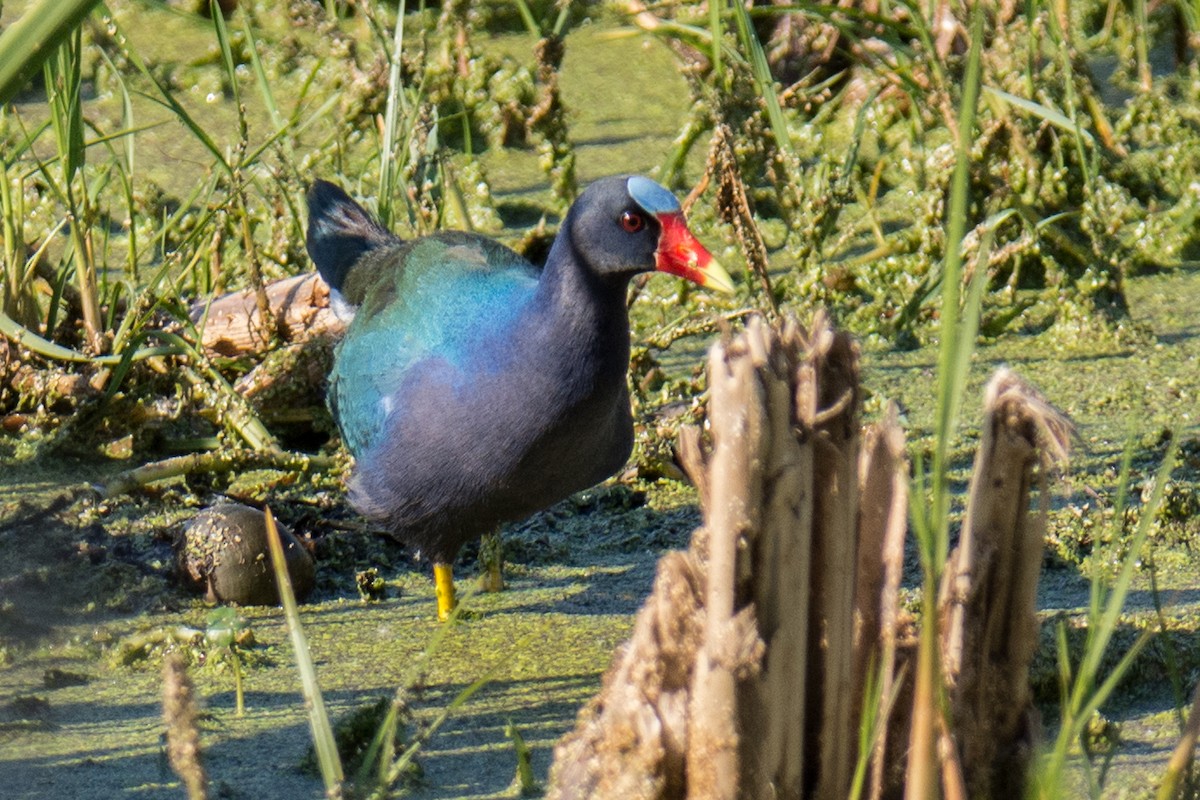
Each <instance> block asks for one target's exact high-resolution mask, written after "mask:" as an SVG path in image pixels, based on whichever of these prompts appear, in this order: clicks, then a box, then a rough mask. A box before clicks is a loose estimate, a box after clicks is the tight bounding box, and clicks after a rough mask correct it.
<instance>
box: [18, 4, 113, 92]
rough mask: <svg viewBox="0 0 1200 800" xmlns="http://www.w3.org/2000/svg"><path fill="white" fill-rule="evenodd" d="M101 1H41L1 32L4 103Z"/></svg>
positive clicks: (27, 80) (35, 72) (25, 82)
mask: <svg viewBox="0 0 1200 800" xmlns="http://www.w3.org/2000/svg"><path fill="white" fill-rule="evenodd" d="M96 2H97V0H41V2H39V3H37V4H36V5H34V6H33V7H32V8H29V9H28V10H26V12H25V13H24V14H23V15H22V16H21V18H20V19H18V20H17V21H16V22H14V23H13V24H11V25H9V26H8V27H7V28H6V29H5V30H4V32H3V33H2V34H0V105H3V104H5V103H8V102H9V101H10V100H12V99H13V97H15V96H16V94H17V92H19V91H21V89H22V88H23V87H24V86H25V84H27V83H28V82H29V80H30V78H32V77H33V76H34V75H35V74H37V71H38V69H39V68H41V66H42V64H43V63H44V62H45V61H46V59H47V58H49V57H50V56H51V55H52V54H53V53H54V49H55V48H56V47H57V46H58V45H59V44H61V43H62V42H63V41H65V40H66V38H67V37H68V36H70V35H71V32H72V31H74V30H76V29H77V28H78V27H79V24H80V23H81V22H83V19H84V17H86V16H87V15H88V13H89V12H90V11H91V10H92V7H93V6H95V5H96Z"/></svg>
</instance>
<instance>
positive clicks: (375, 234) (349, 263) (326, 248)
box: [306, 180, 397, 290]
mask: <svg viewBox="0 0 1200 800" xmlns="http://www.w3.org/2000/svg"><path fill="white" fill-rule="evenodd" d="M396 241H397V239H396V237H395V236H393V235H392V234H391V233H389V232H388V231H386V230H384V228H383V227H382V226H381V225H380V224H379V223H378V222H376V221H375V219H374V218H373V217H372V216H371V215H370V214H369V213H368V212H367V210H366V209H364V208H363V207H362V206H360V205H359V204H358V203H356V202H354V201H353V200H352V199H351V198H350V195H348V194H346V193H345V192H343V191H342V190H341V189H340V188H338V187H337V186H335V185H334V184H332V183H330V182H329V181H323V180H317V181H314V182H313V185H312V186H311V187H310V188H309V190H308V235H307V237H306V244H307V245H308V255H309V257H310V258H312V260H313V263H314V264H316V266H317V271H318V272H320V273H321V277H322V278H323V279H324V280H325V282H326V283H328V284H329V285H330V286H331V287H333V288H334V289H339V290H340V289H341V288H342V285H343V284H344V283H345V281H346V275H347V274H348V273H349V272H350V268H351V267H353V266H354V265H355V264H356V263H357V262H358V260H359V259H360V258H361V257H362V255H363V253H366V252H367V251H368V250H372V249H374V248H376V247H381V246H384V245H388V244H392V243H394V242H396Z"/></svg>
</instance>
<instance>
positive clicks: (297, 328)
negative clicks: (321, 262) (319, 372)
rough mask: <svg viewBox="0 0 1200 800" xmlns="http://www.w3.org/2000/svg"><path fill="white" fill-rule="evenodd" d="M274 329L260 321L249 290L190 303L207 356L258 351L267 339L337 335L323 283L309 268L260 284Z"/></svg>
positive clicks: (336, 319) (266, 345) (340, 325)
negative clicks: (306, 271) (209, 300)
mask: <svg viewBox="0 0 1200 800" xmlns="http://www.w3.org/2000/svg"><path fill="white" fill-rule="evenodd" d="M264 288H265V293H266V299H267V304H268V307H269V309H270V312H271V315H272V316H273V317H274V320H275V326H274V328H273V329H272V328H268V327H267V326H266V325H264V322H263V317H262V314H261V313H260V311H259V305H258V297H257V294H256V293H255V291H254V290H253V289H245V290H242V291H240V292H233V293H231V294H226V295H222V296H221V297H218V298H216V299H214V300H213V301H212V303H211V304H209V303H206V302H196V303H193V304H192V307H191V309H190V310H189V315H190V316H191V318H192V322H194V323H195V324H196V325H198V326H200V325H202V326H203V327H202V329H201V338H200V343H201V344H202V345H203V346H204V349H205V350H206V351H208V353H209V354H210V355H219V356H226V357H231V358H232V357H237V356H242V355H253V354H261V353H263V352H265V351H266V350H267V349H268V348H269V347H270V346H271V345H272V343H273V342H272V340H273V339H278V340H280V341H282V342H301V341H305V340H307V339H310V338H312V337H314V336H318V335H322V334H328V335H331V336H339V335H340V334H341V332H342V331H343V330H344V328H345V323H344V322H343V321H342V320H341V319H340V318H339V317H338V316H337V315H336V314H335V313H334V312H333V309H332V308H331V307H330V300H329V287H328V286H327V285H326V283H325V281H323V280H321V277H320V276H319V275H318V274H317V273H315V272H309V273H306V274H304V275H296V276H294V277H291V278H284V279H282V280H278V281H274V282H273V283H269V284H267V285H266V286H265V287H264Z"/></svg>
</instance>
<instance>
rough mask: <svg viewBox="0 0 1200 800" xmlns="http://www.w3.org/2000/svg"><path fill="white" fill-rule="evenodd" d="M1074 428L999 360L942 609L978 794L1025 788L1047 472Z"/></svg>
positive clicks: (959, 720) (969, 785)
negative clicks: (1002, 367)
mask: <svg viewBox="0 0 1200 800" xmlns="http://www.w3.org/2000/svg"><path fill="white" fill-rule="evenodd" d="M1071 431H1072V428H1071V424H1070V422H1069V421H1068V420H1067V419H1066V417H1065V416H1063V415H1062V413H1061V412H1059V411H1058V410H1056V409H1055V408H1053V407H1052V406H1051V405H1050V404H1049V403H1047V402H1046V401H1045V400H1044V399H1043V398H1042V396H1041V395H1040V394H1038V392H1037V391H1036V390H1035V389H1033V388H1032V387H1031V386H1029V384H1027V383H1025V382H1024V381H1023V380H1021V378H1019V377H1018V376H1017V375H1016V374H1014V373H1012V372H1010V371H1009V370H1000V371H999V372H997V373H996V375H995V376H993V378H992V379H991V381H990V382H989V383H988V385H987V388H986V390H985V392H984V423H983V432H982V440H981V441H980V445H979V451H978V453H977V454H976V458H975V466H974V471H973V474H972V476H971V485H970V490H969V495H968V500H967V514H966V519H965V521H964V523H963V528H962V533H961V535H960V537H959V543H958V546H957V547H956V548H955V549H954V551H953V552H952V553H951V555H950V557H949V559H948V560H947V563H946V570H945V572H944V573H943V576H942V587H941V591H940V592H939V609H938V615H939V617H940V623H941V624H940V632H941V637H942V641H941V660H942V673H943V676H944V680H945V682H946V686H947V694H948V697H949V701H950V718H951V719H952V720H954V730H953V731H952V732H951V736H952V737H953V739H954V741H955V743H956V745H957V750H958V753H959V758H960V763H961V764H962V767H963V771H964V776H965V780H966V796H969V797H1016V796H1019V795H1020V794H1021V793H1022V792H1023V790H1024V779H1025V774H1026V768H1027V766H1028V763H1029V759H1030V758H1031V757H1032V755H1033V747H1034V745H1035V743H1036V739H1037V737H1038V733H1039V731H1038V728H1039V725H1038V721H1037V714H1036V711H1035V709H1034V707H1033V698H1032V694H1031V691H1030V687H1029V665H1030V663H1031V662H1032V660H1033V654H1034V651H1035V649H1036V647H1037V641H1038V623H1037V616H1036V611H1037V582H1038V576H1039V574H1040V572H1041V563H1042V549H1043V542H1044V540H1045V533H1046V512H1047V509H1048V507H1049V491H1048V488H1047V480H1046V473H1047V471H1048V470H1049V469H1051V468H1052V467H1053V466H1054V465H1055V464H1057V463H1059V462H1061V461H1062V460H1064V459H1065V458H1066V454H1067V447H1068V444H1069V440H1070V435H1071ZM1035 489H1036V495H1037V501H1038V507H1037V510H1036V512H1035V511H1033V510H1032V509H1031V507H1030V506H1031V500H1032V498H1033V495H1034V493H1035Z"/></svg>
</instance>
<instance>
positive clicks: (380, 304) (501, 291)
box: [330, 233, 539, 456]
mask: <svg viewBox="0 0 1200 800" xmlns="http://www.w3.org/2000/svg"><path fill="white" fill-rule="evenodd" d="M355 273H357V274H355ZM355 273H352V274H351V275H350V276H349V278H348V281H347V286H346V291H345V292H344V294H345V295H346V297H347V299H348V300H349V301H350V302H355V301H357V302H358V309H357V311H356V313H355V316H354V319H353V321H352V322H351V323H350V326H349V328H348V330H347V332H346V336H345V338H344V339H343V340H342V342H341V344H340V345H339V347H338V351H337V355H336V360H335V363H334V368H333V373H332V376H331V380H330V401H331V405H332V406H333V409H334V414H335V416H336V417H337V420H338V425H339V427H340V428H341V431H342V437H343V439H344V440H345V442H346V445H347V447H349V449H350V451H351V452H352V453H354V454H355V455H356V456H361V454H363V453H364V452H366V451H367V450H369V449H370V448H371V447H372V445H373V444H374V442H375V440H376V438H377V437H378V435H379V433H380V432H381V431H382V430H383V429H384V427H385V424H386V422H387V419H388V417H389V416H390V415H391V414H403V413H404V398H403V391H402V390H403V387H404V386H405V384H406V383H407V382H409V381H411V380H413V379H414V378H416V377H419V374H420V373H421V371H423V370H429V369H433V368H436V369H439V370H443V371H444V370H449V374H450V375H452V376H456V378H457V379H459V380H464V381H465V380H467V379H469V377H470V374H471V371H472V370H473V369H478V368H481V364H480V363H479V359H480V354H481V353H482V352H487V351H491V352H495V351H496V349H497V347H498V346H502V344H503V342H504V340H505V339H506V338H507V336H509V335H510V334H511V332H512V331H513V330H514V328H515V327H516V325H517V322H518V319H519V317H520V316H521V314H522V313H523V312H524V310H525V309H526V307H527V306H528V304H529V302H530V300H532V298H533V295H534V290H535V289H536V286H537V280H538V274H539V273H538V270H537V269H536V268H534V267H533V266H532V265H531V264H529V262H527V261H525V260H524V259H523V258H521V257H520V256H519V255H517V254H516V253H514V252H513V251H512V250H509V249H508V248H506V247H504V246H503V245H500V244H497V243H496V242H492V241H490V240H488V239H484V238H482V237H477V236H472V235H470V234H462V233H443V234H437V235H434V236H427V237H424V238H421V239H417V240H414V241H412V242H408V243H405V244H404V245H403V246H402V247H399V248H396V249H392V250H389V251H387V252H382V253H379V255H378V257H377V258H367V259H365V260H364V262H363V263H360V264H359V265H358V266H357V267H355ZM485 344H486V345H487V347H484V346H483V345H485Z"/></svg>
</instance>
